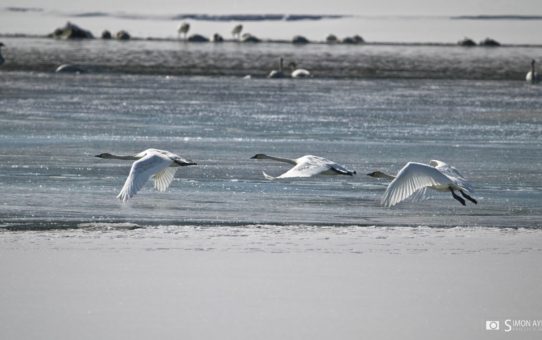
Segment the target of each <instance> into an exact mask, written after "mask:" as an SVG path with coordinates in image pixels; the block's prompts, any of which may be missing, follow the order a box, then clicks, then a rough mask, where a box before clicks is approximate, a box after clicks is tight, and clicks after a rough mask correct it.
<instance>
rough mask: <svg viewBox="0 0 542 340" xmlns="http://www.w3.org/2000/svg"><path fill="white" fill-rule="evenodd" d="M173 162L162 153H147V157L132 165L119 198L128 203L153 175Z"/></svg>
mask: <svg viewBox="0 0 542 340" xmlns="http://www.w3.org/2000/svg"><path fill="white" fill-rule="evenodd" d="M171 162H172V161H171V159H170V158H169V157H166V156H164V155H162V154H160V153H147V155H146V156H145V157H143V158H141V159H140V160H137V161H135V162H134V164H132V168H131V169H130V174H129V175H128V178H126V182H125V183H124V186H123V187H122V190H121V191H120V193H119V194H118V196H117V198H119V199H120V200H121V201H123V202H126V201H127V200H128V199H130V198H132V197H133V196H134V195H135V194H136V193H137V192H138V191H139V190H140V189H141V188H142V187H143V185H144V184H145V183H146V182H147V181H148V180H149V178H150V177H151V176H152V175H154V174H156V173H159V172H161V171H163V170H164V169H166V168H167V167H168V166H170V165H171ZM162 176H164V175H162Z"/></svg>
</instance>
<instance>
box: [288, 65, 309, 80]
mask: <svg viewBox="0 0 542 340" xmlns="http://www.w3.org/2000/svg"><path fill="white" fill-rule="evenodd" d="M288 66H290V69H291V70H292V73H291V76H292V78H309V77H312V75H311V73H310V72H309V71H308V70H305V69H304V68H297V64H296V63H295V62H291V63H290V64H289V65H288Z"/></svg>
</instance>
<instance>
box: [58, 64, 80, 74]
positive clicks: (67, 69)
mask: <svg viewBox="0 0 542 340" xmlns="http://www.w3.org/2000/svg"><path fill="white" fill-rule="evenodd" d="M55 72H56V73H86V71H85V70H84V69H83V68H82V67H79V66H77V65H73V64H62V65H60V66H59V67H57V68H56V70H55Z"/></svg>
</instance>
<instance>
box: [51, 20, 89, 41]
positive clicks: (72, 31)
mask: <svg viewBox="0 0 542 340" xmlns="http://www.w3.org/2000/svg"><path fill="white" fill-rule="evenodd" d="M49 36H50V37H52V38H56V39H93V38H94V36H93V35H92V33H90V31H87V30H84V29H82V28H81V27H79V26H77V25H75V24H72V23H71V22H69V21H68V22H67V23H66V26H64V27H60V28H57V29H56V30H55V31H54V32H53V33H51V34H49Z"/></svg>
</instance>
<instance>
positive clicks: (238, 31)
mask: <svg viewBox="0 0 542 340" xmlns="http://www.w3.org/2000/svg"><path fill="white" fill-rule="evenodd" d="M242 31H243V25H236V26H235V27H234V28H233V30H232V31H231V35H232V36H233V38H234V39H235V38H236V37H237V39H240V38H241V32H242Z"/></svg>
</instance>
